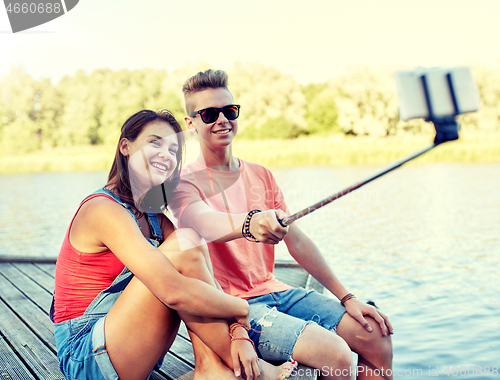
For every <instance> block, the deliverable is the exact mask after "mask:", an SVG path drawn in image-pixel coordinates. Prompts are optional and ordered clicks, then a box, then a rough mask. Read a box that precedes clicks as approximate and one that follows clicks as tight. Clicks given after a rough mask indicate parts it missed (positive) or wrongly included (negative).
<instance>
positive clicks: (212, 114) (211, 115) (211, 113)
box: [200, 108, 219, 124]
mask: <svg viewBox="0 0 500 380" xmlns="http://www.w3.org/2000/svg"><path fill="white" fill-rule="evenodd" d="M200 116H201V120H203V122H204V123H206V124H209V123H213V122H215V121H216V120H217V119H218V118H219V110H218V109H216V108H207V109H206V110H203V112H201V114H200Z"/></svg>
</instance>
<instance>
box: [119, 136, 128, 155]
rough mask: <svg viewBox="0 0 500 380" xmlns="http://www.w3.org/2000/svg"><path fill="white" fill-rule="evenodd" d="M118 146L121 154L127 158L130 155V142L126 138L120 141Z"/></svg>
mask: <svg viewBox="0 0 500 380" xmlns="http://www.w3.org/2000/svg"><path fill="white" fill-rule="evenodd" d="M118 146H119V147H120V152H121V154H123V155H124V156H125V157H127V156H128V155H129V149H130V141H128V139H126V138H125V137H124V138H122V139H121V140H120V142H119V143H118Z"/></svg>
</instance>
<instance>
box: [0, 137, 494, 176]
mask: <svg viewBox="0 0 500 380" xmlns="http://www.w3.org/2000/svg"><path fill="white" fill-rule="evenodd" d="M431 141H432V138H431V137H421V136H419V137H414V136H413V137H405V138H402V137H389V138H368V137H366V138H365V137H345V136H343V135H336V136H335V135H334V136H324V137H318V136H314V137H302V138H298V139H294V140H260V141H256V140H239V139H237V140H236V141H235V143H234V154H235V155H236V156H238V157H241V158H243V159H246V160H248V161H252V162H257V163H260V164H262V165H265V166H272V167H280V166H306V165H347V164H385V163H389V162H392V161H395V160H397V159H400V158H402V157H404V156H406V155H408V154H410V153H412V152H414V151H416V150H418V149H421V148H423V147H425V146H427V145H429V144H430V143H431ZM192 143H193V142H192ZM193 149H198V148H197V147H196V146H192V145H191V144H189V145H188V150H191V151H192V150H193ZM114 153H115V147H114V146H84V147H72V148H57V149H52V150H43V151H37V152H32V153H27V154H21V155H0V174H15V173H39V172H64V171H108V170H109V168H110V167H111V163H112V161H113V157H114ZM417 161H419V162H443V161H447V162H500V135H491V136H484V135H476V136H461V137H460V139H459V140H458V141H454V142H449V143H446V144H443V145H442V146H440V147H438V148H436V149H434V150H433V151H431V152H429V153H427V154H425V155H423V156H422V157H420V158H418V159H417Z"/></svg>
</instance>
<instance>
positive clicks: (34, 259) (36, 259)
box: [0, 255, 57, 264]
mask: <svg viewBox="0 0 500 380" xmlns="http://www.w3.org/2000/svg"><path fill="white" fill-rule="evenodd" d="M56 260H57V257H40V256H3V255H0V263H48V264H54V263H55V262H56Z"/></svg>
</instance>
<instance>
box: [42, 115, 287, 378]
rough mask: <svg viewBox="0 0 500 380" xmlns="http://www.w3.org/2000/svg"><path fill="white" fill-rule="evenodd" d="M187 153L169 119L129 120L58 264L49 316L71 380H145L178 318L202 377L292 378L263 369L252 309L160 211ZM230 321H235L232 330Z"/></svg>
mask: <svg viewBox="0 0 500 380" xmlns="http://www.w3.org/2000/svg"><path fill="white" fill-rule="evenodd" d="M183 149H184V140H183V138H182V130H181V127H180V125H179V123H178V122H177V121H176V120H175V118H174V117H173V116H172V114H171V113H170V112H168V111H161V112H153V111H149V110H143V111H140V112H138V113H136V114H134V115H132V116H131V117H130V118H129V119H128V120H127V121H126V122H125V124H124V125H123V127H122V131H121V136H120V140H119V142H118V146H117V149H116V155H115V160H114V162H113V166H112V168H111V171H110V173H109V178H108V183H107V184H106V186H105V187H104V188H102V189H100V190H98V191H96V192H95V193H93V194H91V195H90V196H88V197H87V198H85V199H84V200H83V202H82V203H81V205H80V207H79V208H78V210H77V212H76V214H75V216H74V217H73V220H72V221H71V223H70V226H69V228H68V231H67V233H66V236H65V239H64V242H63V245H62V248H61V251H60V254H59V257H58V260H57V264H56V279H55V292H54V301H53V307H52V310H51V318H52V320H53V322H54V323H55V325H54V335H55V338H56V344H57V349H58V358H59V363H60V367H61V371H62V372H63V374H64V375H65V377H66V378H67V379H92V380H95V379H118V378H120V379H122V380H126V379H146V378H148V377H149V374H150V373H151V371H152V370H153V369H154V368H158V367H159V366H160V365H161V362H162V359H163V357H164V355H165V354H166V352H167V351H168V349H169V347H170V346H171V344H172V342H173V340H174V339H175V336H176V334H177V330H178V327H179V323H180V319H182V320H184V322H185V323H186V325H187V326H188V329H189V331H190V336H191V340H192V343H193V348H194V351H195V361H196V363H195V367H196V371H195V375H194V376H195V379H208V378H213V379H234V378H235V376H240V375H242V376H243V375H244V376H245V377H246V378H247V379H254V378H255V379H256V378H258V377H259V375H260V374H261V371H262V370H263V371H262V372H264V373H265V374H266V378H284V377H288V376H289V373H290V371H291V370H293V366H292V364H290V363H286V364H284V365H283V366H281V367H273V366H270V365H268V364H267V363H263V362H262V363H260V362H258V361H257V357H256V354H255V351H254V348H253V346H252V344H251V342H250V341H249V340H248V335H247V331H246V330H247V329H248V327H249V325H250V324H249V319H248V313H249V306H248V303H247V302H246V301H245V300H242V299H238V298H236V297H232V296H229V295H226V294H224V293H223V292H222V291H220V290H218V289H217V288H216V283H215V281H214V279H213V273H212V272H211V265H210V263H209V262H207V257H208V256H207V252H206V249H205V248H204V247H203V246H200V244H199V243H198V242H197V241H196V240H197V238H198V239H199V237H197V235H196V234H195V233H194V232H193V231H190V230H182V231H175V229H174V227H173V225H172V223H171V222H170V220H169V219H168V218H167V217H166V216H165V215H163V214H161V213H158V214H157V213H156V212H158V210H157V209H158V206H160V207H159V208H160V209H162V210H164V209H165V201H166V200H167V199H168V196H169V194H170V192H171V190H173V188H175V186H177V184H178V182H179V175H180V170H181V161H182V155H183ZM158 198H159V199H160V201H159V202H158ZM180 246H182V247H183V250H181V249H180ZM185 247H191V248H187V249H186V248H185ZM207 300H210V302H207ZM226 319H227V320H226ZM228 320H229V321H230V322H235V324H234V325H232V326H231V331H229V326H228ZM221 359H222V360H221ZM259 364H260V365H259ZM263 366H264V367H263Z"/></svg>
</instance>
